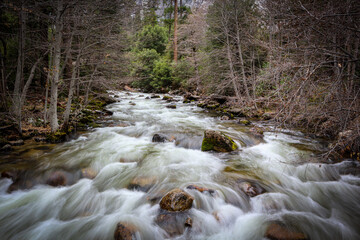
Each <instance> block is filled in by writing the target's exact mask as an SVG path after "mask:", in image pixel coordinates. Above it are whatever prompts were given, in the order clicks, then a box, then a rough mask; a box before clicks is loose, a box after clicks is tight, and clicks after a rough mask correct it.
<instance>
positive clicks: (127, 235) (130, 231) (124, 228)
mask: <svg viewBox="0 0 360 240" xmlns="http://www.w3.org/2000/svg"><path fill="white" fill-rule="evenodd" d="M136 232H138V230H137V227H136V226H135V225H133V224H131V223H126V222H119V223H118V224H117V226H116V229H115V232H114V239H115V240H134V239H136Z"/></svg>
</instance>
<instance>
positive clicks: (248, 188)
mask: <svg viewBox="0 0 360 240" xmlns="http://www.w3.org/2000/svg"><path fill="white" fill-rule="evenodd" d="M239 188H240V190H241V191H243V192H244V193H245V194H246V195H247V196H249V197H255V196H257V195H259V194H262V193H264V192H265V190H264V189H263V188H261V187H260V186H255V185H253V184H251V183H250V182H241V183H239Z"/></svg>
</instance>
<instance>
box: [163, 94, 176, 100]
mask: <svg viewBox="0 0 360 240" xmlns="http://www.w3.org/2000/svg"><path fill="white" fill-rule="evenodd" d="M162 100H165V101H172V100H174V98H173V97H170V96H166V95H165V96H164V97H163V98H162Z"/></svg>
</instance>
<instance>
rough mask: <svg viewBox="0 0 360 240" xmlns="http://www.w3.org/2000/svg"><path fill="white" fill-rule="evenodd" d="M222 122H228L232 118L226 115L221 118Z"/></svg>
mask: <svg viewBox="0 0 360 240" xmlns="http://www.w3.org/2000/svg"><path fill="white" fill-rule="evenodd" d="M221 120H223V121H228V120H230V117H229V116H227V115H224V116H222V117H221Z"/></svg>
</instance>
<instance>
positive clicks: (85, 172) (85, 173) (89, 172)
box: [81, 168, 97, 179]
mask: <svg viewBox="0 0 360 240" xmlns="http://www.w3.org/2000/svg"><path fill="white" fill-rule="evenodd" d="M96 175H97V172H96V171H95V170H94V169H92V168H83V169H81V177H82V178H88V179H94V178H95V177H96Z"/></svg>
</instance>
